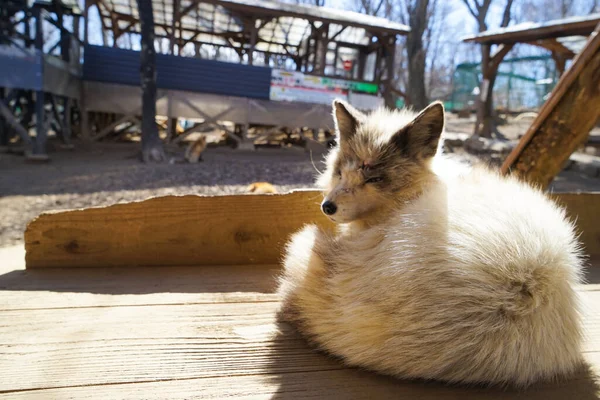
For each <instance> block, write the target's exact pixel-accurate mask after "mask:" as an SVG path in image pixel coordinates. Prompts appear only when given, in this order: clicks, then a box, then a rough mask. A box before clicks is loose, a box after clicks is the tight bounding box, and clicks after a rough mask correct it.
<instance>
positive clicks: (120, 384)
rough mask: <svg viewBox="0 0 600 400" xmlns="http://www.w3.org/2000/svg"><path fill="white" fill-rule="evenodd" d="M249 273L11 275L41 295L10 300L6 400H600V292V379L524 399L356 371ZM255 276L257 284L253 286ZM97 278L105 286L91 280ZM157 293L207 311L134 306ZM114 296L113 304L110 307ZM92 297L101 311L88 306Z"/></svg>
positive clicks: (589, 328) (597, 345) (599, 327)
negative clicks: (291, 319)
mask: <svg viewBox="0 0 600 400" xmlns="http://www.w3.org/2000/svg"><path fill="white" fill-rule="evenodd" d="M240 268H242V267H240V266H235V267H233V266H221V267H218V268H215V269H214V272H213V273H211V274H220V275H221V276H222V278H223V281H224V282H232V286H231V287H227V286H223V284H222V283H220V282H219V281H218V280H217V279H213V278H209V279H207V282H206V283H205V284H200V285H199V283H200V282H201V281H202V280H203V279H204V278H205V277H206V275H205V274H203V270H204V269H205V268H197V267H193V266H190V267H182V268H173V267H170V268H169V267H165V268H135V269H131V270H127V271H135V273H131V274H124V275H118V274H115V275H113V274H114V272H115V271H116V269H114V268H98V269H92V270H90V269H87V270H86V269H77V268H75V269H51V270H39V271H38V270H34V271H32V272H24V273H25V274H30V273H32V274H33V277H34V278H33V281H32V282H31V283H30V284H29V286H27V282H26V280H25V279H23V280H21V281H18V282H16V284H12V283H14V282H12V283H11V281H9V282H8V284H6V281H4V280H3V277H4V276H5V275H6V274H3V275H0V285H2V286H3V287H4V290H6V291H8V292H9V293H10V294H13V295H16V298H17V299H22V298H23V297H20V296H19V293H20V292H21V291H24V292H26V293H29V294H33V296H32V299H33V300H32V301H31V302H30V303H29V304H28V306H27V309H18V308H15V309H11V307H12V306H13V304H12V301H11V298H10V296H5V297H4V296H2V297H0V321H2V322H3V323H2V324H0V354H1V355H0V376H1V377H2V378H1V379H0V398H6V399H23V398H27V399H48V398H60V399H69V398H72V399H75V398H77V399H80V398H119V399H121V398H130V399H133V398H136V399H137V398H144V399H164V398H169V399H187V398H225V397H233V398H311V397H312V398H315V397H316V398H339V399H348V398H366V397H372V398H373V397H374V398H390V399H391V398H411V399H412V398H422V399H459V398H460V399H463V398H464V399H522V398H528V399H536V400H537V399H540V400H541V399H564V398H568V399H570V398H573V399H594V398H597V397H596V396H597V395H598V383H599V382H598V380H597V379H598V378H597V376H596V375H595V374H598V373H600V291H597V290H588V289H589V287H582V288H581V296H582V301H583V304H584V310H585V314H584V317H585V327H586V343H585V346H584V350H585V357H586V359H587V360H588V361H589V362H590V366H591V371H589V372H587V373H582V374H580V375H579V376H578V377H577V378H575V379H572V380H569V381H567V382H562V383H558V384H545V385H539V386H537V387H534V388H532V389H530V390H528V391H526V392H523V393H518V392H513V391H508V392H504V391H501V390H496V389H482V388H463V387H448V386H444V385H441V384H437V383H424V382H405V381H398V380H394V379H391V378H387V377H383V376H378V375H376V374H373V373H370V372H366V371H360V370H357V369H353V368H346V367H345V366H343V365H342V364H340V363H339V361H338V360H335V359H332V358H329V357H327V356H325V355H323V354H320V353H317V352H314V351H312V350H311V349H310V348H309V346H308V345H307V344H306V342H305V341H304V340H303V339H302V338H301V337H299V336H298V335H297V334H296V333H295V331H294V330H293V329H291V328H290V327H289V326H288V325H287V324H281V323H278V322H277V321H276V319H275V310H276V308H277V302H275V301H266V302H256V301H255V296H256V293H257V291H258V292H260V291H265V293H264V295H273V293H272V290H273V289H274V286H273V280H272V278H273V277H271V279H270V282H269V283H268V285H267V286H261V285H262V284H261V283H260V281H261V280H262V279H264V278H265V272H264V271H265V270H266V269H261V267H259V266H248V267H246V268H248V269H247V271H248V273H247V274H245V276H244V279H246V280H248V281H249V282H251V283H250V284H248V285H247V286H243V283H242V282H241V280H240V281H238V282H237V283H236V280H235V279H234V278H231V276H232V275H237V274H240V273H242V274H244V272H240ZM17 271H19V270H17ZM167 271H172V272H173V273H174V274H176V275H178V276H181V277H182V279H179V278H173V279H174V280H175V282H176V284H175V285H174V286H169V284H168V283H167V284H165V285H162V284H160V283H159V282H160V281H161V280H162V279H168V278H167V275H166V272H167ZM251 271H255V272H256V274H257V277H254V278H253V277H251V276H249V274H251ZM10 272H11V271H9V272H8V274H10ZM20 272H23V271H22V270H21V271H20ZM38 272H41V273H43V274H42V275H36V273H38ZM85 272H90V273H96V274H97V275H95V278H94V279H91V280H86V279H85V278H84V276H85V274H84V273H85ZM50 273H56V274H57V275H59V276H60V277H63V278H64V277H66V276H67V275H68V273H75V274H78V275H77V276H76V277H78V278H82V282H81V283H80V284H79V285H78V284H77V279H73V280H71V281H67V282H61V281H60V279H53V278H51V275H50ZM111 277H112V278H113V279H111ZM44 281H46V282H45V284H43V285H42V283H43V282H44ZM153 284H156V286H153ZM19 285H20V287H19ZM153 287H155V288H156V291H157V293H160V292H162V291H165V290H168V289H171V290H173V294H177V293H180V294H183V295H186V294H190V293H192V294H193V293H196V294H198V295H199V296H200V297H201V298H202V299H203V300H202V302H201V303H188V302H187V301H180V302H172V303H169V304H148V305H145V304H142V303H139V304H136V305H129V304H128V302H130V301H131V300H130V299H129V298H128V297H129V296H131V294H129V293H130V292H131V291H137V290H138V289H140V288H145V289H144V292H151V291H152V290H153ZM257 287H258V288H260V289H259V290H257ZM67 288H68V290H69V292H67V293H70V294H71V295H72V297H71V298H70V302H71V303H72V307H70V308H64V307H63V308H48V304H47V301H46V300H47V298H48V296H50V295H52V294H53V293H54V292H56V293H59V294H60V293H63V290H65V289H67ZM130 288H133V289H130ZM38 290H39V292H37V291H38ZM233 292H236V293H237V295H238V296H239V297H238V298H237V300H236V301H237V302H236V303H230V302H225V303H223V302H222V296H224V295H226V294H228V293H233ZM108 293H111V294H112V297H113V304H110V303H109V302H108V297H105V296H104V295H105V294H108ZM87 295H89V296H91V299H92V300H93V298H94V297H97V298H98V300H99V301H98V304H96V305H94V303H93V301H92V302H90V299H89V298H85V299H82V298H83V297H86V296H87ZM140 295H141V296H142V297H143V296H145V294H140ZM187 300H190V299H189V298H187Z"/></svg>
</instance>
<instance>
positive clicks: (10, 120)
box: [0, 101, 32, 147]
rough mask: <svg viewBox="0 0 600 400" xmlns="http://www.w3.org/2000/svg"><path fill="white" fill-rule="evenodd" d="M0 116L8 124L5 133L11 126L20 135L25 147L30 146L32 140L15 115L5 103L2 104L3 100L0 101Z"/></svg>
mask: <svg viewBox="0 0 600 400" xmlns="http://www.w3.org/2000/svg"><path fill="white" fill-rule="evenodd" d="M0 116H2V117H3V119H4V121H5V123H6V124H7V125H8V126H7V130H6V132H7V134H8V131H9V130H10V128H12V129H14V130H15V131H16V132H17V133H18V134H19V136H20V137H21V140H22V141H23V144H24V145H25V146H26V147H31V146H32V141H31V138H30V137H29V133H28V132H27V129H25V128H24V127H23V126H22V125H21V124H20V123H19V121H18V120H17V119H16V118H15V116H14V115H13V114H12V112H11V111H10V109H9V108H8V107H7V106H6V104H4V102H3V101H0Z"/></svg>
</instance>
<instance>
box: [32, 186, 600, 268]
mask: <svg viewBox="0 0 600 400" xmlns="http://www.w3.org/2000/svg"><path fill="white" fill-rule="evenodd" d="M554 197H555V198H556V199H558V200H559V201H564V203H565V204H566V206H567V207H568V210H569V212H570V214H571V216H572V217H573V218H577V224H578V226H579V228H580V230H582V232H583V233H582V239H583V243H584V245H585V247H586V250H587V251H588V252H589V254H591V255H600V224H598V223H597V221H598V216H597V213H596V212H595V210H598V209H600V195H599V194H556V195H554ZM321 199H322V195H321V194H320V193H319V192H318V191H313V190H311V191H308V190H307V191H296V192H292V193H287V194H277V195H235V196H218V197H199V196H181V197H177V196H167V197H159V198H153V199H149V200H146V201H142V202H137V203H129V204H117V205H113V206H109V207H103V208H91V209H85V210H75V211H63V212H57V213H46V214H42V215H41V216H40V217H38V218H37V219H35V220H34V221H32V222H31V223H30V224H29V225H28V227H27V230H26V232H25V247H26V250H27V254H26V261H27V267H28V268H37V267H116V266H127V267H134V266H182V265H183V266H185V265H232V264H233V265H238V264H239V265H242V264H255V265H256V264H277V263H278V262H279V260H280V257H281V251H282V248H283V246H284V244H285V243H286V241H287V240H288V238H289V236H290V235H291V234H292V233H293V232H294V231H296V230H297V229H299V228H300V227H301V226H302V225H304V224H306V223H316V224H319V225H321V226H323V227H326V228H328V229H332V228H333V226H332V224H331V222H329V220H328V219H327V218H325V216H324V215H323V214H322V213H321V211H320V209H319V202H320V201H321ZM578 216H579V217H578Z"/></svg>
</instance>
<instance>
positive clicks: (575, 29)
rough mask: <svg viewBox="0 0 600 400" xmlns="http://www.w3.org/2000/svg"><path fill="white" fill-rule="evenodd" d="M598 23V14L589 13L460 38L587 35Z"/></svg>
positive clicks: (507, 39)
mask: <svg viewBox="0 0 600 400" xmlns="http://www.w3.org/2000/svg"><path fill="white" fill-rule="evenodd" d="M598 23H600V14H590V15H585V16H577V17H570V18H563V19H556V20H552V21H547V22H524V23H522V24H517V25H513V26H508V27H506V28H500V29H490V30H487V31H485V32H481V33H478V34H476V35H471V36H466V37H464V38H462V40H463V41H465V42H477V43H490V44H501V43H515V42H529V41H533V40H543V39H551V38H559V37H568V36H587V35H589V34H590V33H592V32H593V31H594V28H595V27H596V25H597V24H598Z"/></svg>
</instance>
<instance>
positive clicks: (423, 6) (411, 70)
mask: <svg viewBox="0 0 600 400" xmlns="http://www.w3.org/2000/svg"><path fill="white" fill-rule="evenodd" d="M428 4H429V0H416V1H415V3H414V6H413V7H412V8H411V9H410V10H409V24H410V33H409V34H408V38H407V39H406V52H407V54H408V98H409V100H410V105H412V106H413V107H414V108H415V109H417V110H421V109H423V108H425V107H427V105H428V103H429V100H428V99H427V93H426V91H425V49H424V48H423V33H424V32H425V29H426V28H427V6H428Z"/></svg>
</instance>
